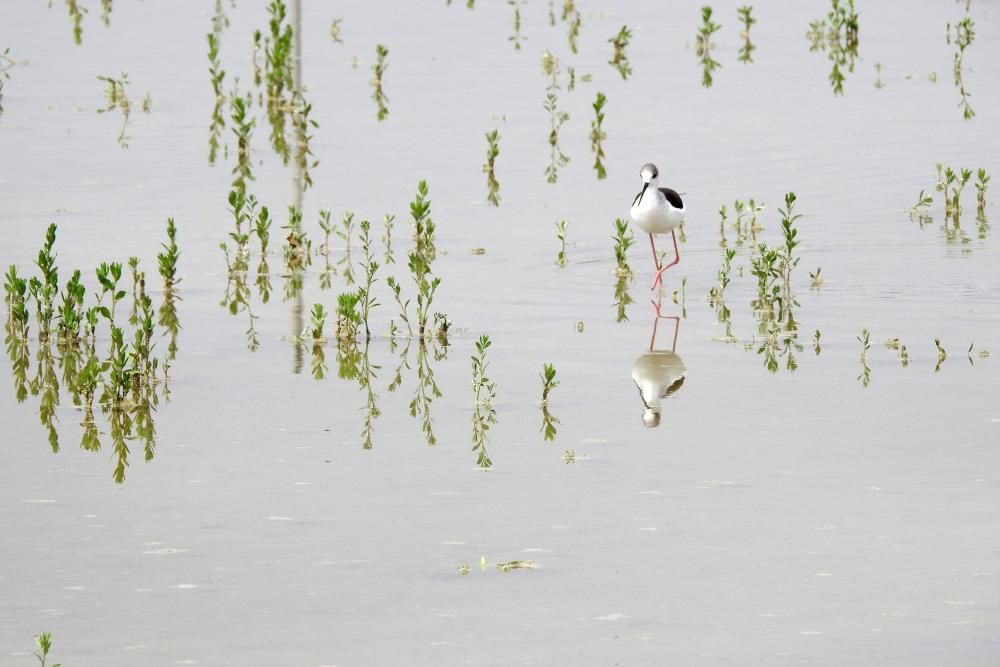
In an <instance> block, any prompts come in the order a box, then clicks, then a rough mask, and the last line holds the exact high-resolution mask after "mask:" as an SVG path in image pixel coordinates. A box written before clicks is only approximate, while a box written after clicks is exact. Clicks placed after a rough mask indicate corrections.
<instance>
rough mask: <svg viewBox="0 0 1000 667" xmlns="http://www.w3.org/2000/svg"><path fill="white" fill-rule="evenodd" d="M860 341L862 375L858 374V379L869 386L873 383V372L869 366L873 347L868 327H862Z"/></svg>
mask: <svg viewBox="0 0 1000 667" xmlns="http://www.w3.org/2000/svg"><path fill="white" fill-rule="evenodd" d="M858 342H859V343H861V375H859V376H858V381H859V382H861V386H862V387H865V388H867V387H868V385H869V384H870V383H871V373H872V369H871V368H869V367H868V350H869V349H870V348H871V332H869V331H868V329H862V330H861V335H860V336H858Z"/></svg>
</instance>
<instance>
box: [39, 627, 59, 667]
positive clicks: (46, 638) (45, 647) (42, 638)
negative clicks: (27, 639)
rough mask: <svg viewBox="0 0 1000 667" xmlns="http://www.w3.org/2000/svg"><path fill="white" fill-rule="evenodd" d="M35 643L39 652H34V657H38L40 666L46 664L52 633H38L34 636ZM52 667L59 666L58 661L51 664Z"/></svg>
mask: <svg viewBox="0 0 1000 667" xmlns="http://www.w3.org/2000/svg"><path fill="white" fill-rule="evenodd" d="M35 645H36V646H37V647H38V650H39V651H40V653H36V654H35V657H36V658H38V662H39V665H40V667H45V666H46V662H45V661H46V660H47V659H48V656H49V651H51V650H52V635H51V634H50V633H48V632H43V633H42V634H40V635H36V636H35ZM52 667H61V666H60V665H59V664H58V663H57V664H55V665H52Z"/></svg>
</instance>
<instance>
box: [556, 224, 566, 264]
mask: <svg viewBox="0 0 1000 667" xmlns="http://www.w3.org/2000/svg"><path fill="white" fill-rule="evenodd" d="M568 224H569V223H568V222H566V221H565V220H559V221H557V222H556V238H557V239H559V254H558V255H557V256H556V264H558V265H559V266H566V263H567V261H568V260H567V258H566V226H567V225H568Z"/></svg>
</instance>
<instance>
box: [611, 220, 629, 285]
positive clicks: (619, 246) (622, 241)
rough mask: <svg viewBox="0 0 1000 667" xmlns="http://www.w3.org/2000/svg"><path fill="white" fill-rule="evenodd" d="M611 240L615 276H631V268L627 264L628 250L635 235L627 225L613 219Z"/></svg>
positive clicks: (622, 221)
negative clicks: (613, 232)
mask: <svg viewBox="0 0 1000 667" xmlns="http://www.w3.org/2000/svg"><path fill="white" fill-rule="evenodd" d="M611 240H612V241H614V242H615V247H614V251H615V263H616V265H615V275H617V276H631V275H632V267H630V266H629V264H628V249H629V248H631V247H632V245H633V244H634V243H635V234H633V233H632V230H631V229H629V227H628V223H627V222H625V221H624V220H622V219H621V218H615V234H614V236H612V237H611Z"/></svg>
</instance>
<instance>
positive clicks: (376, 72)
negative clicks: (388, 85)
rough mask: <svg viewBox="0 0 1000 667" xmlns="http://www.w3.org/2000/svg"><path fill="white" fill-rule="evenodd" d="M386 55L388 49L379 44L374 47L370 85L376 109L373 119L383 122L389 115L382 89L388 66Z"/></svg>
mask: <svg viewBox="0 0 1000 667" xmlns="http://www.w3.org/2000/svg"><path fill="white" fill-rule="evenodd" d="M388 55H389V49H387V48H385V47H384V46H382V45H381V44H377V45H376V46H375V64H374V65H372V80H371V85H372V99H373V100H375V105H376V107H377V109H376V112H375V117H376V118H377V119H378V120H380V121H381V120H385V117H386V116H388V115H389V107H387V106H386V103H387V102H388V101H389V98H388V97H386V95H385V91H384V90H383V89H382V77H383V76H385V72H386V70H388V69H389V65H388V63H386V61H385V59H386V57H387V56H388Z"/></svg>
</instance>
